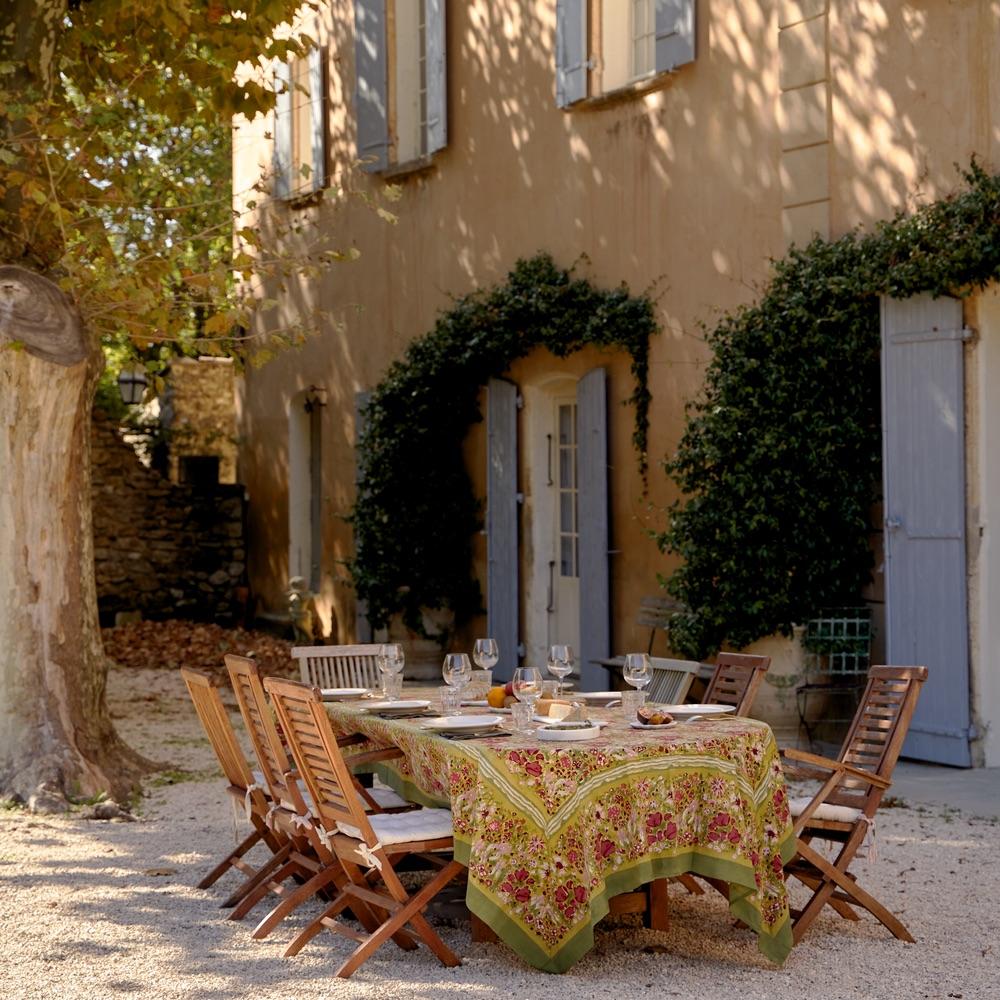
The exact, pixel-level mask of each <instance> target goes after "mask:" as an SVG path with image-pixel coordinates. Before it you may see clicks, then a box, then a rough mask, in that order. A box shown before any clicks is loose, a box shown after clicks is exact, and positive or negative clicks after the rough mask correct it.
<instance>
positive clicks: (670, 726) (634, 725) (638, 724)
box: [629, 722, 677, 729]
mask: <svg viewBox="0 0 1000 1000" xmlns="http://www.w3.org/2000/svg"><path fill="white" fill-rule="evenodd" d="M629 725H630V726H631V727H632V728H633V729H673V728H674V726H676V725H677V723H676V722H664V723H662V724H661V725H659V726H650V725H647V724H646V723H645V722H630V723H629Z"/></svg>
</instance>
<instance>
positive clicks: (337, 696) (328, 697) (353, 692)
mask: <svg viewBox="0 0 1000 1000" xmlns="http://www.w3.org/2000/svg"><path fill="white" fill-rule="evenodd" d="M320 693H321V694H322V695H323V700H324V701H355V700H356V699H358V698H364V696H365V695H366V694H368V688H322V689H321V690H320Z"/></svg>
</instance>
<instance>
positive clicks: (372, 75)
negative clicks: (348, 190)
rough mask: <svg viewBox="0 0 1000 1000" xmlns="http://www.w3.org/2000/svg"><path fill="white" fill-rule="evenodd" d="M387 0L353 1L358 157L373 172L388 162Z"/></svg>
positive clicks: (364, 166) (366, 168) (381, 168)
mask: <svg viewBox="0 0 1000 1000" xmlns="http://www.w3.org/2000/svg"><path fill="white" fill-rule="evenodd" d="M387 62H388V60H387V58H386V18H385V0H355V2H354V71H355V76H356V87H355V92H354V107H355V113H356V115H357V130H358V159H359V160H361V161H362V169H364V170H367V171H369V172H370V173H371V172H376V171H379V170H384V169H385V168H386V167H387V166H388V165H389V112H388V107H389V105H388V91H389V85H388V73H387Z"/></svg>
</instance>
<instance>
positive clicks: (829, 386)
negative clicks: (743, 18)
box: [657, 161, 1000, 657]
mask: <svg viewBox="0 0 1000 1000" xmlns="http://www.w3.org/2000/svg"><path fill="white" fill-rule="evenodd" d="M963 178H964V180H965V186H964V187H963V188H962V190H960V191H959V192H957V193H955V194H953V195H951V196H949V197H946V198H943V199H942V200H940V201H937V202H934V203H932V204H928V205H925V206H923V207H921V208H919V209H918V210H916V211H915V212H913V213H912V214H909V215H904V214H903V213H900V214H898V215H896V216H895V217H894V218H892V219H890V220H887V221H885V222H881V223H879V224H878V225H877V226H876V227H875V228H874V230H873V231H872V232H870V233H863V232H860V231H855V232H851V233H848V234H846V235H845V236H842V237H841V238H839V239H837V240H832V241H824V240H821V239H815V240H813V242H812V243H810V244H809V245H808V246H807V247H805V248H802V249H797V248H796V249H792V250H791V251H790V252H789V254H788V255H787V256H786V257H785V258H784V259H782V260H781V261H779V262H778V263H777V264H776V265H775V270H774V275H773V278H772V280H771V282H770V284H769V285H768V287H767V288H766V289H765V291H764V293H763V295H762V297H761V298H760V300H759V301H758V302H757V303H756V304H754V305H751V306H748V307H745V308H742V309H739V310H737V311H736V312H734V313H732V314H730V315H728V316H726V317H725V318H724V319H723V320H722V321H721V322H720V323H719V324H718V326H716V327H715V329H714V330H712V331H710V332H709V333H708V342H709V344H710V345H711V347H712V350H713V357H712V360H711V362H710V364H709V366H708V369H707V374H706V379H705V385H704V389H703V392H702V395H701V396H700V398H699V399H698V400H697V401H696V402H694V403H693V404H691V405H690V406H689V408H688V422H687V427H686V430H685V433H684V435H683V437H682V439H681V442H680V445H679V447H678V449H677V452H676V453H675V454H674V455H673V456H672V457H671V458H670V459H669V460H668V461H666V462H665V463H664V465H665V468H666V470H667V473H668V475H670V476H671V477H672V478H673V479H674V480H675V481H676V482H677V484H678V485H679V486H680V488H681V491H682V492H683V494H684V498H683V499H682V500H679V501H677V502H676V503H674V504H673V505H672V506H671V507H670V508H669V514H670V523H669V526H668V528H667V530H666V531H664V532H663V533H661V534H659V535H658V536H657V541H658V544H659V545H660V548H661V549H662V550H664V551H670V552H674V553H676V554H678V555H680V556H681V557H682V564H681V565H680V567H679V568H678V569H677V570H676V571H675V572H674V573H673V575H672V576H671V577H670V579H669V581H668V583H667V589H668V590H669V592H670V593H671V594H673V595H674V596H675V597H677V598H678V599H679V600H680V601H681V602H682V603H683V605H684V607H685V610H684V611H682V612H681V613H680V614H678V615H677V616H676V617H675V619H674V620H673V622H672V625H671V629H670V638H671V644H672V645H673V646H674V647H675V648H676V649H677V650H678V651H680V652H682V653H684V654H686V655H689V656H693V657H704V656H706V655H709V654H710V653H712V652H713V651H715V650H716V649H718V648H719V647H720V646H721V645H722V644H723V643H724V642H729V643H731V644H732V645H734V646H736V647H742V646H745V645H747V644H749V643H750V642H752V641H753V640H755V639H758V638H761V637H762V636H766V635H771V634H773V633H775V632H783V633H785V634H789V632H790V630H791V626H792V623H794V622H802V621H804V620H805V619H806V618H808V617H810V616H811V615H812V614H814V613H815V612H816V610H817V609H818V608H822V607H827V606H836V605H843V604H851V603H856V601H857V598H858V595H859V594H860V592H861V589H862V587H863V586H864V585H865V584H866V583H867V581H868V580H869V578H870V573H871V567H872V551H871V546H870V544H869V538H870V533H871V532H872V531H873V526H872V524H871V511H872V509H873V505H874V504H875V503H876V501H877V500H878V497H879V492H880V478H881V477H880V470H881V423H880V384H879V380H880V376H879V350H880V331H879V312H878V310H879V301H878V296H879V295H889V296H893V297H895V298H907V297H909V296H911V295H914V294H917V293H930V294H932V295H935V296H938V295H945V294H952V295H960V296H961V295H968V294H969V293H970V292H971V291H972V290H973V289H975V288H982V287H984V286H985V285H986V284H988V283H989V282H991V281H996V280H997V279H998V278H1000V176H992V175H990V174H988V173H987V172H986V171H984V170H983V169H982V167H981V166H980V165H979V164H978V163H976V162H975V161H973V163H972V164H971V166H970V167H969V169H968V170H966V171H963Z"/></svg>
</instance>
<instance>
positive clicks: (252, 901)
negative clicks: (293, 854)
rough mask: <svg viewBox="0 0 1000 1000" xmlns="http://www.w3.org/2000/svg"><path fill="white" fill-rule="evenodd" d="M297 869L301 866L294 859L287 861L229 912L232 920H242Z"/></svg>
mask: <svg viewBox="0 0 1000 1000" xmlns="http://www.w3.org/2000/svg"><path fill="white" fill-rule="evenodd" d="M297 871H299V866H298V865H297V864H296V863H295V862H294V861H287V862H285V864H283V865H282V866H281V867H280V868H279V869H278V870H277V871H276V872H275V873H274V876H273V877H272V878H270V879H268V880H267V882H264V883H263V884H261V885H259V886H257V888H256V889H254V890H253V892H251V893H250V894H249V895H248V896H245V897H244V898H243V900H242V901H241V902H240V904H239V905H238V906H237V907H236V909H235V910H233V912H232V913H230V914H229V919H230V920H242V919H243V918H244V917H245V916H246V915H247V914H248V913H249V912H250V911H251V910H252V909H253V908H254V907H255V906H256V905H257V904H258V903H259V902H260V901H261V900H262V899H264V897H265V896H267V894H268V893H270V892H274V890H275V889H276V888H277V887H278V886H280V884H281V883H282V882H284V881H285V879H286V878H290V877H291V876H292V875H294V874H295V873H296V872H297Z"/></svg>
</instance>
